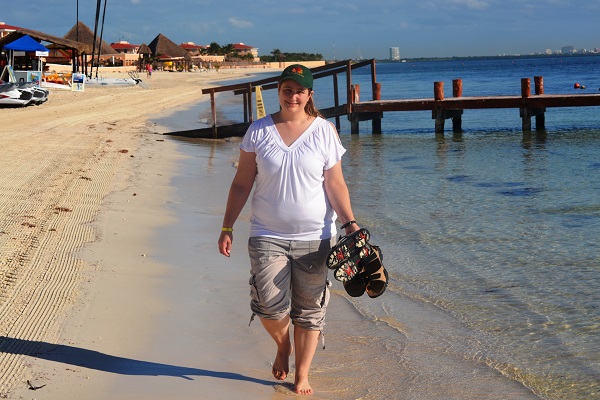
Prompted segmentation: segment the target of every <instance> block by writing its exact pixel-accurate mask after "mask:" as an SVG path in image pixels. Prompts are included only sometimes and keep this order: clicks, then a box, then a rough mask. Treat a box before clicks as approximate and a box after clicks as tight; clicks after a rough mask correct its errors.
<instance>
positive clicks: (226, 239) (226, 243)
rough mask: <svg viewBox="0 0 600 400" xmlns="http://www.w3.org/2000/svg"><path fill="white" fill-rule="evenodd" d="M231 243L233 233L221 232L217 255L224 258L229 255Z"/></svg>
mask: <svg viewBox="0 0 600 400" xmlns="http://www.w3.org/2000/svg"><path fill="white" fill-rule="evenodd" d="M232 243H233V232H221V236H219V253H221V254H223V255H224V256H225V257H229V256H230V255H231V244H232Z"/></svg>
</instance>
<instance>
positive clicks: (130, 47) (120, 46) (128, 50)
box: [110, 40, 140, 54]
mask: <svg viewBox="0 0 600 400" xmlns="http://www.w3.org/2000/svg"><path fill="white" fill-rule="evenodd" d="M110 47H112V48H113V49H114V50H115V51H116V52H117V53H122V54H137V53H138V50H139V48H140V45H139V44H130V43H129V42H127V41H125V40H121V41H120V42H118V43H111V44H110Z"/></svg>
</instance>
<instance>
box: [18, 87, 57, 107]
mask: <svg viewBox="0 0 600 400" xmlns="http://www.w3.org/2000/svg"><path fill="white" fill-rule="evenodd" d="M16 85H17V90H21V91H28V92H31V94H32V98H31V103H32V104H35V105H38V106H39V105H40V104H42V103H45V102H46V101H47V100H48V94H49V92H48V90H46V89H42V88H41V87H39V86H37V85H36V84H34V83H33V82H25V83H17V84H16Z"/></svg>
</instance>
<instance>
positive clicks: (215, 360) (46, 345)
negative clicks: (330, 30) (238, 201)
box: [0, 70, 534, 400]
mask: <svg viewBox="0 0 600 400" xmlns="http://www.w3.org/2000/svg"><path fill="white" fill-rule="evenodd" d="M260 71H261V72H263V70H260ZM248 72H251V71H221V72H220V73H219V74H218V75H217V74H214V73H213V74H212V75H211V74H185V73H184V74H179V73H156V74H154V75H153V77H152V78H151V79H149V80H148V81H147V82H148V83H149V85H150V89H149V90H144V89H142V88H141V87H127V88H123V87H117V88H106V87H102V88H92V87H87V88H86V91H85V92H83V93H72V92H68V91H66V92H65V91H53V93H52V94H51V97H50V100H49V101H48V103H46V104H44V105H42V106H39V107H28V108H25V109H0V118H1V119H2V125H1V126H2V128H1V130H0V131H1V132H0V146H1V148H2V155H1V156H0V212H1V213H2V220H1V221H0V328H1V332H0V398H13V399H33V398H36V399H207V400H212V399H257V400H258V399H273V400H281V399H285V398H289V397H290V396H292V394H291V392H290V391H289V388H290V384H289V383H284V384H280V383H277V382H276V381H274V380H273V378H272V377H271V375H270V369H271V367H270V363H271V361H272V359H273V358H274V355H275V349H274V346H273V345H272V344H271V342H270V339H268V338H267V336H266V334H265V332H264V331H263V329H262V327H261V326H260V323H259V322H258V321H255V322H254V323H253V324H252V326H251V327H248V322H249V317H250V311H249V306H248V289H247V281H248V272H247V268H248V266H247V265H248V260H247V255H246V252H245V240H246V238H247V236H248V224H247V222H246V221H245V219H246V217H247V211H245V213H246V214H244V215H242V218H241V219H240V220H239V221H238V222H237V223H236V231H235V240H236V241H235V243H234V252H233V255H232V257H231V258H230V259H226V258H224V257H222V256H220V255H219V254H218V252H217V246H216V240H217V238H218V234H219V228H220V224H221V219H222V213H223V212H224V201H225V199H226V196H227V191H228V189H229V184H230V182H231V179H232V177H233V174H234V173H235V170H234V168H232V165H233V162H234V161H235V158H236V156H237V153H238V149H237V142H236V141H235V140H233V141H231V142H229V141H221V140H219V141H205V142H204V144H203V145H201V146H200V145H197V146H195V147H189V146H191V145H188V144H186V143H185V142H179V141H176V140H174V139H172V138H171V137H166V136H162V135H157V134H154V133H156V132H157V131H161V129H162V128H161V127H159V126H156V125H155V124H154V123H151V122H149V121H148V118H150V117H155V116H156V115H157V113H159V112H161V111H165V110H168V109H171V108H173V107H177V106H180V105H185V106H189V105H191V104H193V103H194V102H197V101H198V100H200V99H201V98H202V95H201V90H200V89H201V88H202V87H203V86H207V85H209V84H210V82H211V81H214V80H221V79H224V78H226V77H231V78H233V77H236V76H239V75H240V74H247V73H248ZM256 72H258V71H256ZM340 289H341V286H339V285H335V283H334V291H333V296H332V299H331V302H330V307H329V308H330V312H329V313H328V326H327V329H326V332H327V350H325V351H322V350H318V351H317V355H316V357H315V362H314V364H313V366H314V368H313V372H312V376H311V383H312V384H313V386H314V388H315V390H316V394H315V396H313V398H316V399H359V398H360V399H365V400H366V399H371V400H375V399H390V398H392V399H434V398H440V399H442V398H443V399H448V398H456V399H484V398H487V399H498V398H511V399H528V398H533V397H534V396H532V395H531V393H530V392H528V391H527V389H525V388H523V387H521V386H520V385H519V384H516V383H515V382H512V381H510V380H508V379H506V378H504V377H502V376H500V375H499V374H497V373H496V372H494V371H493V370H490V369H488V368H486V367H484V366H482V365H481V364H479V363H476V362H474V361H472V360H460V359H457V358H456V357H455V356H453V355H452V354H451V352H449V351H448V349H447V348H445V346H444V345H443V344H437V343H436V344H429V343H427V342H425V341H421V340H419V339H418V338H419V337H420V336H426V334H425V333H426V330H427V329H435V324H432V326H426V325H425V324H426V321H429V322H431V321H435V323H446V320H445V319H443V317H440V319H437V317H434V318H433V319H431V318H423V317H422V316H424V315H428V316H429V315H435V313H436V311H435V310H434V309H435V307H433V306H430V305H427V304H415V303H413V302H411V301H410V299H406V305H405V307H406V321H403V323H404V324H405V325H403V326H392V325H390V324H389V323H387V322H386V319H385V315H384V314H382V315H377V316H373V317H370V318H365V316H362V315H360V314H359V313H358V312H357V311H356V305H355V304H353V303H352V301H351V299H349V298H348V297H347V296H346V295H345V294H344V293H343V290H340ZM448 323H450V322H448ZM419 332H423V333H424V334H420V333H419ZM292 374H293V371H292ZM292 381H293V377H292ZM32 388H37V390H35V391H34V390H32ZM294 397H296V398H297V396H294Z"/></svg>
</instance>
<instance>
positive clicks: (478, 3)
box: [452, 0, 489, 10]
mask: <svg viewBox="0 0 600 400" xmlns="http://www.w3.org/2000/svg"><path fill="white" fill-rule="evenodd" d="M452 3H454V4H458V5H460V6H467V8H470V9H472V10H485V9H486V8H488V6H489V3H488V2H487V1H484V0H452Z"/></svg>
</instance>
